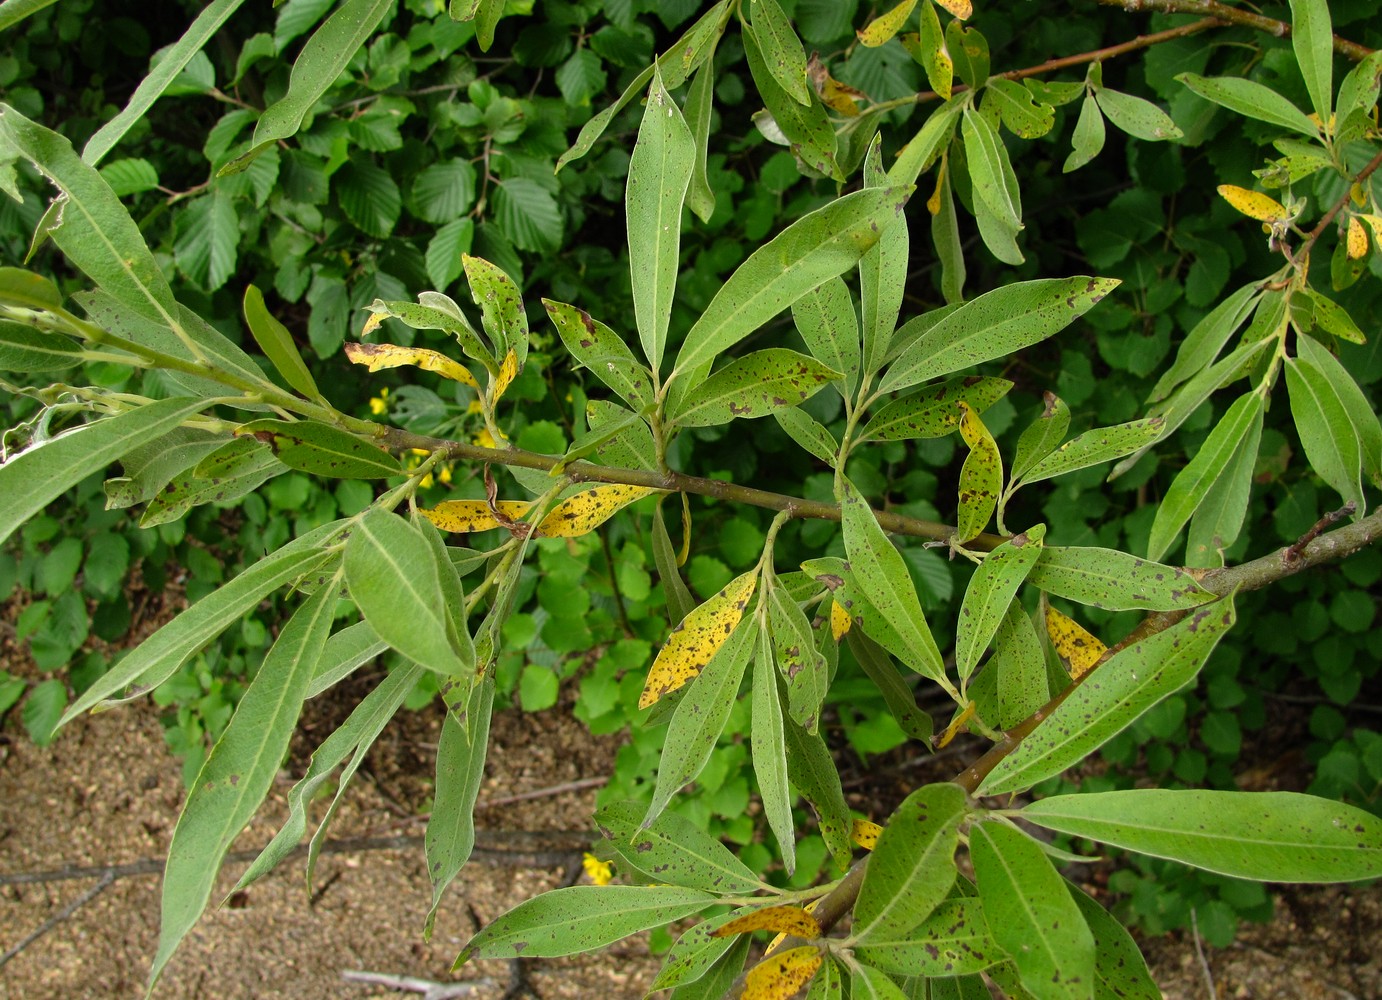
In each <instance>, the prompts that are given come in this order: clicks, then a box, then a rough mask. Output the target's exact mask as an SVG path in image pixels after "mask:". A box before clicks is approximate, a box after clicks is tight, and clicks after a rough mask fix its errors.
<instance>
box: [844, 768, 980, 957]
mask: <svg viewBox="0 0 1382 1000" xmlns="http://www.w3.org/2000/svg"><path fill="white" fill-rule="evenodd" d="M964 817H965V793H964V790H963V789H962V788H960V786H959V785H952V784H936V785H927V786H925V787H924V788H920V789H918V790H917V791H915V792H913V793H912V794H911V795H909V796H907V798H906V799H905V800H904V801H903V803H902V805H900V806H898V808H897V811H896V812H895V813H893V815H892V818H891V819H889V820H888V823H887V825H886V826H885V827H884V828H883V834H882V836H880V837H879V838H878V843H877V845H876V846H875V847H874V849H873V853H872V854H871V855H870V856H869V864H868V868H867V869H866V871H865V873H864V883H863V885H862V886H861V887H860V889H859V900H858V902H857V903H856V904H855V906H854V936H855V937H856V938H857V939H858V940H859V941H861V942H864V943H867V942H868V941H869V940H870V938H875V937H876V938H879V939H880V940H882V939H887V940H896V939H898V938H900V937H902V936H903V935H905V934H906V933H907V932H908V931H910V930H911V929H912V928H914V927H916V926H917V924H919V923H921V922H922V921H923V920H925V919H926V918H927V917H928V916H930V914H931V911H932V910H934V909H935V908H936V907H937V906H938V905H940V903H941V901H942V900H944V899H945V897H946V896H947V895H948V894H949V893H950V887H951V886H952V885H954V883H955V874H956V873H955V847H956V845H957V844H958V843H959V829H960V821H961V820H963V819H964Z"/></svg>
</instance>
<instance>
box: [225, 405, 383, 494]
mask: <svg viewBox="0 0 1382 1000" xmlns="http://www.w3.org/2000/svg"><path fill="white" fill-rule="evenodd" d="M235 433H236V436H239V437H244V436H252V437H255V438H257V439H258V440H260V441H263V442H264V443H265V444H267V445H268V446H269V447H270V448H271V449H273V453H274V456H275V457H276V458H277V459H278V460H279V461H280V462H282V463H283V464H284V465H286V466H288V468H290V469H298V470H299V471H302V472H310V473H312V474H313V475H318V476H331V477H333V478H337V479H384V478H387V477H388V476H397V475H399V474H400V473H401V472H402V471H403V469H402V467H401V466H400V465H399V464H398V460H397V459H396V458H394V457H393V456H392V455H390V454H389V453H388V452H386V451H384V450H383V449H382V448H380V447H379V446H378V445H376V444H373V443H371V442H369V441H365V440H362V439H361V438H358V437H356V436H355V435H354V434H352V433H350V432H349V431H346V430H342V429H341V428H339V427H334V426H332V425H331V424H323V423H319V422H318V421H315V420H271V419H268V418H265V419H262V420H251V421H250V422H249V423H245V424H241V425H240V426H239V427H237V428H236V429H235Z"/></svg>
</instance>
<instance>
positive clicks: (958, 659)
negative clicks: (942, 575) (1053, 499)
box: [955, 524, 1046, 678]
mask: <svg viewBox="0 0 1382 1000" xmlns="http://www.w3.org/2000/svg"><path fill="white" fill-rule="evenodd" d="M1045 536H1046V526H1045V525H1044V524H1038V525H1035V526H1033V527H1031V528H1028V529H1027V530H1026V531H1024V532H1022V533H1021V534H1017V535H1014V536H1013V537H1012V538H1010V539H1008V541H1006V542H1004V543H1003V544H1002V545H1000V546H998V548H996V549H994V550H993V551H992V552H990V553H989V554H988V555H987V556H985V557H984V561H983V562H982V563H980V564H979V568H978V569H976V570H975V571H974V575H973V576H972V577H970V578H969V587H968V588H967V589H966V590H965V597H964V603H962V604H961V605H960V617H959V624H958V626H957V629H956V631H957V635H956V637H955V666H956V667H957V668H958V670H959V672H960V676H961V677H962V678H967V677H969V676H970V675H971V674H972V673H974V668H975V667H977V666H978V665H979V659H980V657H982V656H983V655H984V650H985V649H987V648H988V645H989V643H990V642H991V641H992V640H993V637H994V635H995V634H997V632H998V625H999V623H1000V622H1001V621H1002V620H1003V616H1004V615H1005V614H1006V613H1007V611H1008V606H1009V605H1010V604H1012V600H1013V597H1014V595H1016V593H1017V588H1018V587H1020V586H1022V581H1023V580H1025V579H1027V576H1028V574H1029V573H1031V571H1032V567H1033V566H1035V565H1036V564H1037V560H1038V559H1039V558H1041V555H1042V552H1043V547H1042V539H1043V538H1044V537H1045Z"/></svg>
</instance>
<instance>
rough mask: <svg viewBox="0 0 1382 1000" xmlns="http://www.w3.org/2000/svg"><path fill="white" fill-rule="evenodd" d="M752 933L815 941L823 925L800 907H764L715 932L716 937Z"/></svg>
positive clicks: (732, 921)
mask: <svg viewBox="0 0 1382 1000" xmlns="http://www.w3.org/2000/svg"><path fill="white" fill-rule="evenodd" d="M751 931H773V932H774V933H776V934H795V935H796V936H797V937H799V938H805V939H806V940H808V941H809V940H813V939H815V938H818V937H820V936H821V925H820V924H819V923H817V922H816V918H815V917H813V916H811V914H809V913H807V912H806V911H805V910H803V909H802V908H801V907H800V906H764V907H761V908H760V909H757V910H754V911H753V912H752V913H746V914H744V915H743V916H742V917H736V918H734V919H733V920H731V921H730V922H729V923H727V924H725V925H724V926H722V927H720V928H718V929H717V930H716V931H714V936H715V937H729V936H730V935H732V934H748V933H750V932H751Z"/></svg>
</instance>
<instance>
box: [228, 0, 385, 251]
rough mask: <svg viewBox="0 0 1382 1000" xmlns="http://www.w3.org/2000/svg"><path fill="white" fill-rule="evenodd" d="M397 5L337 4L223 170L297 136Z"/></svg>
mask: <svg viewBox="0 0 1382 1000" xmlns="http://www.w3.org/2000/svg"><path fill="white" fill-rule="evenodd" d="M394 6H395V4H394V3H393V2H392V0H345V2H344V3H342V4H341V5H340V6H339V7H337V8H336V10H335V11H334V12H333V13H332V14H331V16H330V17H328V18H327V19H326V21H325V22H324V23H323V24H322V25H321V27H319V28H318V29H317V30H316V31H315V32H313V34H312V37H311V38H309V39H308V40H307V42H306V44H304V45H303V47H302V51H301V52H300V53H298V58H297V61H296V62H295V63H293V72H292V76H291V78H290V79H289V81H288V91H287V93H285V94H284V95H283V96H282V97H280V98H279V99H278V100H277V101H275V102H274V103H273V104H271V105H269V107H268V108H267V109H265V111H264V113H263V114H262V115H260V116H259V122H258V124H256V125H255V127H254V140H253V143H252V144H251V146H250V148H249V150H247V151H246V152H244V153H242V154H241V155H240V156H237V157H236V158H235V159H233V160H231V161H230V162H229V163H227V164H226V165H225V166H224V167H222V168H221V170H220V174H221V175H222V176H224V175H225V174H238V173H239V172H240V171H242V170H244V169H245V168H246V167H248V166H249V165H250V163H251V162H252V161H253V160H254V158H255V157H257V156H258V155H259V154H260V153H262V152H264V151H265V150H266V149H268V148H269V147H270V146H273V145H275V144H277V143H279V142H281V141H283V140H284V139H288V138H291V137H292V136H294V135H296V134H297V130H298V129H299V128H301V127H302V120H303V118H305V117H306V116H307V113H308V112H309V111H311V110H312V108H313V107H314V106H315V105H316V103H317V101H319V100H320V99H321V97H322V95H323V94H325V93H326V92H327V91H328V90H329V89H331V86H332V84H334V83H335V82H336V80H337V79H338V78H339V77H340V75H341V73H342V72H343V71H344V70H345V68H346V65H347V64H348V63H349V62H350V60H351V59H353V58H355V53H356V52H358V51H359V50H360V47H361V46H362V45H364V44H365V42H366V41H367V40H368V39H369V37H370V36H371V35H373V34H374V29H375V28H376V27H378V26H379V22H380V21H382V20H383V19H384V15H386V14H388V13H389V12H390V11H392V10H393V9H394ZM347 214H348V213H347ZM394 217H395V218H397V213H395V216H394ZM352 221H354V220H352ZM357 224H358V223H357ZM361 228H364V227H361ZM390 228H392V226H390ZM368 231H369V230H366V232H368Z"/></svg>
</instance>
